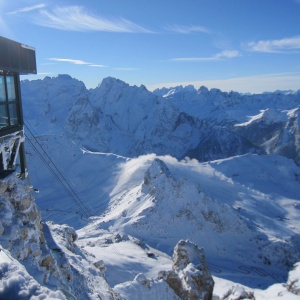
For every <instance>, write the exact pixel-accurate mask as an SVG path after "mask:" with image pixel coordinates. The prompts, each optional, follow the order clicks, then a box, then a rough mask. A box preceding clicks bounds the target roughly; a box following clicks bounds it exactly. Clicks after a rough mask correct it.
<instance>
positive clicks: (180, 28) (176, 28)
mask: <svg viewBox="0 0 300 300" xmlns="http://www.w3.org/2000/svg"><path fill="white" fill-rule="evenodd" d="M165 29H166V30H168V31H172V32H177V33H182V34H190V33H194V32H202V33H211V31H210V30H209V29H208V28H206V27H204V26H194V25H190V26H184V25H167V26H165Z"/></svg>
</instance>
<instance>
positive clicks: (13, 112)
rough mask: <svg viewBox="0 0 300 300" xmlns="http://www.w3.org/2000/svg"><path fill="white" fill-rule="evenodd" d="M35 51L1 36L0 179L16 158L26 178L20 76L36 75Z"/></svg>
mask: <svg viewBox="0 0 300 300" xmlns="http://www.w3.org/2000/svg"><path fill="white" fill-rule="evenodd" d="M36 73H37V71H36V58H35V49H34V48H32V47H29V46H26V45H23V44H21V43H18V42H15V41H12V40H9V39H7V38H4V37H1V36H0V176H2V177H3V176H5V175H6V174H7V173H9V172H11V171H14V170H15V168H16V163H17V160H18V158H19V161H20V173H21V176H22V177H26V173H27V171H26V161H25V152H24V130H23V113H22V101H21V91H20V75H24V74H36Z"/></svg>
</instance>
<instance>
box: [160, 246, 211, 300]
mask: <svg viewBox="0 0 300 300" xmlns="http://www.w3.org/2000/svg"><path fill="white" fill-rule="evenodd" d="M172 269H173V270H172V271H169V272H161V273H160V274H159V276H160V277H161V278H163V279H164V280H165V281H166V282H167V283H168V285H169V286H170V287H171V288H172V289H173V290H174V291H175V293H176V294H177V295H178V296H179V297H180V298H181V299H184V300H196V299H203V300H210V299H212V295H213V288H214V281H213V278H212V276H211V274H210V271H209V269H208V266H207V263H206V259H205V254H204V250H203V249H199V248H198V246H197V245H196V244H194V243H192V242H189V241H184V240H181V241H179V242H178V244H177V245H176V247H175V248H174V253H173V267H172Z"/></svg>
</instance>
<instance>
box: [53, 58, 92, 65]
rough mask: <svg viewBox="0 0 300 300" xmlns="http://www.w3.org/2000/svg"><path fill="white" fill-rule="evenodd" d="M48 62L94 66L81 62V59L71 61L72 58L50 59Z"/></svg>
mask: <svg viewBox="0 0 300 300" xmlns="http://www.w3.org/2000/svg"><path fill="white" fill-rule="evenodd" d="M48 60H52V61H58V62H67V63H70V64H75V65H92V63H89V62H86V61H83V60H79V59H70V58H54V57H51V58H48Z"/></svg>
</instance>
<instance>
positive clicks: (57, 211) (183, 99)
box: [0, 75, 300, 300]
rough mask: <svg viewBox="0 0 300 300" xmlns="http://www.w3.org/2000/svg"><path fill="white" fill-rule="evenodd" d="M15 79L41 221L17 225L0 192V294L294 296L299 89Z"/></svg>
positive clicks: (299, 243) (298, 240)
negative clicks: (0, 278) (243, 90)
mask: <svg viewBox="0 0 300 300" xmlns="http://www.w3.org/2000/svg"><path fill="white" fill-rule="evenodd" d="M21 89H22V96H23V109H24V114H25V124H26V126H25V133H26V136H27V141H26V143H27V145H26V149H27V160H28V167H29V175H30V182H31V184H32V185H33V187H34V188H37V189H39V191H40V192H39V193H38V194H34V197H35V198H36V204H37V207H38V208H34V210H35V211H37V210H38V209H39V210H40V211H41V217H42V218H43V222H44V226H39V222H36V223H37V224H36V225H35V228H34V231H28V230H27V231H28V232H30V235H28V234H27V235H24V234H25V233H24V230H23V229H22V226H23V225H24V222H23V223H22V222H21V221H16V220H17V218H18V216H20V211H19V208H20V205H14V203H15V202H16V201H15V200H13V199H14V198H11V196H12V194H11V190H12V189H7V188H6V189H4V188H3V191H2V190H1V191H0V192H1V193H0V194H1V201H2V202H1V203H3V205H5V207H6V211H5V212H3V216H4V219H5V222H2V223H0V225H1V224H2V225H3V226H2V227H3V230H2V229H1V226H0V231H1V232H2V235H0V241H1V245H2V247H3V250H2V251H0V254H1V253H2V254H1V255H0V262H1V267H2V269H1V270H7V271H6V273H5V274H6V275H5V276H6V277H5V278H6V279H5V280H4V282H9V283H10V284H9V285H3V286H0V299H1V296H3V295H4V296H6V297H7V295H13V294H10V292H11V290H12V289H11V287H12V286H15V287H17V286H18V288H15V290H18V293H19V294H20V295H23V294H24V295H25V294H26V293H27V294H26V295H27V298H26V297H25V296H26V295H25V296H24V297H23V298H24V299H28V298H30V297H29V296H33V295H36V296H40V298H42V297H44V298H45V297H46V298H47V297H48V298H49V299H51V297H52V298H57V299H60V298H61V299H64V298H67V299H74V298H75V299H98V298H97V297H101V299H131V300H132V299H139V300H140V299H147V300H152V299H195V297H196V298H197V297H198V298H199V299H210V298H211V288H212V287H213V286H214V290H213V292H212V293H213V295H214V299H243V298H251V297H253V295H254V297H255V298H256V299H270V298H272V299H276V298H280V299H282V297H283V298H285V299H296V298H297V297H299V294H300V288H299V281H300V278H299V269H300V268H299V263H298V264H297V265H295V269H294V271H291V272H290V273H288V272H289V270H291V269H292V268H293V265H294V264H295V263H297V262H299V261H300V252H299V249H300V227H299V221H298V220H299V219H300V210H299V207H300V168H299V166H298V165H299V163H300V157H299V155H300V154H299V153H300V151H299V142H300V141H299V125H300V124H299V105H300V92H299V91H298V92H275V93H266V94H261V95H242V94H239V93H235V92H231V93H224V92H221V91H220V90H217V89H211V90H208V89H207V88H205V87H201V88H200V89H199V90H196V89H195V88H194V87H192V86H188V87H175V88H172V89H166V88H164V89H160V90H156V91H154V92H150V91H148V90H147V89H146V88H145V87H144V86H140V87H136V86H129V85H128V84H126V83H124V82H122V81H121V80H118V79H114V78H110V77H109V78H106V79H104V80H103V81H102V82H101V84H99V86H98V87H97V88H95V89H90V90H87V89H86V88H85V86H84V84H83V83H82V82H80V81H78V80H76V79H74V78H71V77H70V76H68V75H60V76H58V77H55V78H50V77H46V78H45V79H44V80H34V81H23V82H22V84H21ZM297 164H298V165H297ZM10 180H12V179H10ZM13 182H15V181H13ZM7 185H9V184H6V186H7ZM16 186H19V183H16ZM15 189H16V191H15V194H14V195H15V196H14V197H17V199H19V200H18V201H19V202H20V201H21V202H22V201H23V200H22V199H23V198H24V199H28V197H29V196H28V195H29V194H30V193H31V192H30V191H26V192H22V189H21V190H20V188H15ZM18 191H20V192H18ZM21 195H23V196H21ZM24 195H27V196H26V197H25V196H24ZM29 199H30V200H31V201H33V198H32V196H30V197H29ZM18 201H17V202H18ZM28 201H29V200H28ZM28 201H27V202H26V201H25V202H26V203H27V204H28V203H29V204H30V203H31V202H28ZM9 203H12V204H9ZM22 203H23V202H22ZM29 204H28V205H29ZM30 207H31V208H32V207H35V206H34V205H33V204H30ZM32 209H33V208H32ZM24 210H25V212H26V213H28V215H29V216H28V219H29V220H30V215H32V213H30V210H29V211H28V212H27V210H26V209H25V208H24V209H23V208H22V210H21V213H22V216H23V218H25V217H24V215H23V214H24ZM36 213H37V212H36ZM38 215H39V212H38ZM26 218H27V217H26ZM26 218H25V219H26ZM39 220H40V219H39ZM16 222H17V224H18V226H19V227H18V226H17V227H16V226H15V225H14V224H15V223H16ZM31 223H32V221H29V222H28V223H27V222H25V224H27V225H28V226H29V225H30V226H29V228H31V227H32V226H31ZM22 224H23V225H22ZM28 226H27V227H28ZM73 228H74V229H73ZM30 230H33V229H30ZM27 231H26V232H27ZM14 235H15V237H14V238H12V236H14ZM19 235H20V237H21V242H20V238H19ZM38 236H40V237H42V238H40V241H43V243H41V242H40V243H38V242H37V241H35V240H36V239H37V238H35V240H34V239H31V237H38ZM11 240H13V241H14V242H12V243H11V244H9V243H8V241H11ZM187 240H189V241H187ZM11 245H13V246H11ZM196 245H197V246H198V247H203V248H204V251H203V250H200V249H198V247H197V246H196ZM24 249H25V250H24ZM32 249H33V250H34V251H33V250H32ZM39 249H42V251H40V250H39ZM8 251H10V252H8ZM20 251H21V252H20ZM18 253H22V255H23V256H22V257H20V256H19V255H17V254H18ZM41 253H44V256H41V255H42V254H41ZM204 253H205V254H204ZM45 255H46V257H50V258H49V259H48V260H47V261H48V262H49V261H50V262H51V264H50V265H51V268H52V270H53V272H52V273H51V272H49V269H48V271H47V270H45V266H44V265H42V266H41V262H42V261H43V258H45ZM172 255H173V257H171V256H172ZM27 257H29V260H30V261H31V262H34V265H33V266H30V263H24V262H23V260H24V259H25V260H26V259H28V258H27ZM178 258H180V259H178ZM196 258H197V259H196ZM16 259H18V260H19V262H21V263H22V264H23V266H25V267H26V270H25V269H23V267H22V266H21V265H19V262H18V261H16ZM9 261H13V264H12V265H11V266H10V267H9V266H8V264H9ZM206 261H207V263H206ZM207 266H208V268H209V270H210V271H209V270H208V269H207ZM13 270H15V271H16V272H17V274H18V276H17V277H16V276H14V275H12V274H13ZM3 272H4V271H3ZM44 272H45V273H44ZM47 272H48V273H47ZM210 273H211V274H212V275H213V280H214V284H213V282H212V281H211V277H210ZM3 274H4V273H3ZM41 274H42V275H43V274H47V275H44V277H43V276H42V275H41ZM288 274H289V277H288V278H287V276H288ZM42 277H43V278H44V280H43V279H41V278H42ZM12 278H13V279H14V280H12ZM24 282H28V285H29V286H30V287H31V286H32V288H31V289H29V288H28V289H24V288H22V287H23V286H24ZM200 282H202V283H203V284H202V283H201V284H199V283H200ZM204 282H205V284H204ZM283 282H286V284H285V285H282V284H280V283H283ZM276 283H277V284H276ZM270 285H272V286H271V287H270V288H268V289H266V288H267V287H268V286H270ZM205 286H206V287H208V289H207V290H203V287H205ZM259 288H260V289H259ZM1 289H2V290H1ZM56 289H59V290H60V291H61V292H59V291H56ZM1 291H2V294H1ZM22 293H23V294H22ZM28 295H29V296H28ZM193 297H194V298H193ZM205 297H207V298H205Z"/></svg>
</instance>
